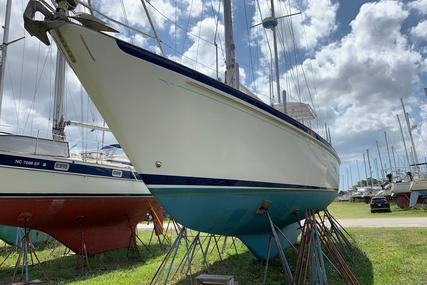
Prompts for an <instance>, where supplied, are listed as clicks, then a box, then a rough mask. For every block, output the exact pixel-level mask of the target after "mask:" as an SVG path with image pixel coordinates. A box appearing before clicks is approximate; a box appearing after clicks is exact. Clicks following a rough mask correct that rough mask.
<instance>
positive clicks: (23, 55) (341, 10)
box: [0, 0, 427, 186]
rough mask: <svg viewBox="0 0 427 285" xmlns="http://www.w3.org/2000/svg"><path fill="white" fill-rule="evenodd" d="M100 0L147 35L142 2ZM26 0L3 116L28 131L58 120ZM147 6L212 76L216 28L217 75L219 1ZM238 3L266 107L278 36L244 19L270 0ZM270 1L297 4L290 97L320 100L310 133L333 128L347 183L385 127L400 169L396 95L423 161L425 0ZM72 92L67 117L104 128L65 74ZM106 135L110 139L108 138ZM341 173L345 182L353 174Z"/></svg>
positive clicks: (241, 49)
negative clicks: (26, 17)
mask: <svg viewBox="0 0 427 285" xmlns="http://www.w3.org/2000/svg"><path fill="white" fill-rule="evenodd" d="M93 2H94V3H95V7H96V9H98V10H100V11H102V12H103V13H105V14H108V15H109V16H110V17H112V18H114V19H117V20H120V21H122V22H127V23H129V25H132V26H134V27H137V28H138V29H140V30H142V31H144V32H147V33H151V30H150V27H149V24H148V21H147V19H146V16H145V14H144V10H143V9H142V5H141V3H140V1H139V0H124V8H125V9H124V10H123V7H122V6H121V4H120V1H116V0H103V1H95V0H94V1H93ZM25 3H26V1H24V0H21V1H14V7H13V17H12V31H11V36H10V38H11V39H14V38H17V37H20V36H23V35H26V39H25V41H22V42H19V43H17V44H15V45H13V46H10V48H9V58H8V69H7V71H6V72H7V76H6V88H5V99H4V103H3V110H2V117H1V123H2V125H4V124H7V125H12V126H14V125H19V127H20V128H21V129H22V130H24V129H25V132H28V131H27V130H28V128H29V129H30V130H31V132H34V130H36V129H42V130H44V131H45V132H47V131H48V130H49V128H50V123H51V112H50V111H49V110H50V106H51V104H52V94H53V93H52V92H53V91H52V78H53V69H54V63H55V53H56V52H55V49H54V47H50V48H46V47H45V46H43V45H40V43H39V42H38V41H37V40H35V39H33V38H30V37H29V36H28V34H25V31H24V29H23V23H22V17H21V15H22V9H23V7H24V6H25ZM150 3H151V5H148V9H149V10H150V15H151V16H152V18H153V20H154V23H155V25H156V30H157V31H158V33H159V35H160V38H161V40H162V41H163V48H164V50H165V51H166V56H167V57H169V58H171V59H173V60H176V61H179V62H181V63H183V64H185V65H188V66H190V67H192V68H195V69H197V70H199V71H201V72H204V73H206V74H208V75H210V76H215V62H216V61H215V47H214V45H213V41H214V35H215V31H216V30H217V35H218V37H217V43H218V46H219V61H218V62H219V75H220V77H221V78H222V77H223V71H224V57H223V38H224V37H223V19H222V7H221V5H218V4H219V2H218V0H181V1H178V0H151V1H150ZM232 3H233V18H234V35H235V43H236V54H237V60H238V62H239V64H240V71H241V79H242V82H243V83H244V84H245V85H246V86H247V87H249V88H250V89H251V90H252V92H255V93H256V94H257V95H258V96H259V98H260V99H261V100H263V101H265V102H267V103H268V101H269V89H270V87H269V79H268V78H269V77H268V76H269V73H270V54H269V49H268V43H270V44H271V43H272V38H271V32H270V31H264V30H263V29H262V28H261V27H257V28H252V29H248V26H251V25H254V24H257V23H259V22H260V21H261V16H260V13H259V9H260V10H261V13H262V15H263V18H264V17H266V16H268V15H269V14H270V10H269V3H270V1H264V0H259V2H256V1H254V0H244V1H232ZM275 3H276V4H275V6H276V15H277V16H281V15H285V14H289V13H291V12H292V13H293V12H297V11H301V12H302V14H301V15H297V16H294V17H292V18H287V19H282V20H280V23H281V24H280V25H279V26H278V29H279V32H278V33H279V57H280V68H281V74H280V78H281V80H280V81H281V86H282V88H283V89H286V91H287V92H288V95H289V96H290V98H291V100H292V101H303V102H306V103H310V104H313V105H314V109H315V111H316V112H317V114H318V118H319V123H313V124H312V126H313V127H314V128H315V130H317V131H318V132H319V133H320V134H322V135H323V133H324V132H323V124H324V122H326V123H327V124H328V125H329V126H330V129H331V134H332V140H333V145H334V146H335V148H336V149H337V151H338V153H339V154H340V156H341V158H342V162H343V163H342V167H341V169H342V171H341V173H342V175H344V176H345V175H346V173H347V171H348V172H349V171H350V168H351V171H352V178H353V181H352V183H355V182H356V180H357V178H358V175H357V168H356V160H358V162H359V167H360V172H361V176H362V177H361V178H364V176H365V175H364V169H363V157H362V153H363V152H365V151H366V149H369V150H370V153H371V159H372V170H373V172H374V174H375V173H376V171H375V164H374V163H373V160H374V159H377V157H378V154H377V151H376V145H375V141H376V140H378V141H379V143H380V147H381V153H382V156H383V157H382V158H383V162H385V161H388V158H387V157H386V149H385V143H384V131H386V132H387V133H388V136H389V143H390V145H393V147H394V149H395V150H396V151H395V153H396V156H397V160H398V161H401V162H400V163H399V162H398V164H400V165H402V166H404V164H405V163H404V162H403V154H404V151H403V145H402V140H401V138H400V133H399V129H398V125H397V121H396V114H400V115H401V109H400V102H399V98H400V97H403V98H404V100H405V102H406V103H407V107H408V110H409V111H410V113H411V118H412V123H416V124H417V128H416V129H415V131H414V137H415V140H416V145H417V151H418V152H419V157H420V158H423V159H424V157H425V156H426V154H427V145H426V141H427V123H426V119H427V106H426V102H427V101H426V98H425V96H424V93H423V88H424V87H427V74H426V72H427V60H426V57H427V47H426V38H427V0H414V1H392V0H383V1H357V0H352V1H335V0H298V1H297V0H291V2H289V0H287V1H276V2H275ZM258 4H259V9H258ZM4 6H5V0H0V7H1V9H0V11H1V12H0V21H1V22H3V21H4V15H3V14H4ZM218 7H220V11H219V20H217V19H218V18H217V16H218ZM124 15H126V16H127V17H126V18H125V17H124ZM217 22H218V24H216V23H217ZM120 31H121V32H122V33H121V34H119V35H117V36H119V37H122V38H125V39H126V40H129V41H131V42H133V43H134V44H136V45H139V46H142V47H144V48H147V49H150V50H153V51H156V52H158V48H157V47H156V45H155V42H154V41H153V40H150V39H147V38H144V37H143V36H141V35H140V34H136V33H130V32H128V31H125V30H123V29H120ZM190 33H191V34H190ZM250 55H251V56H250ZM20 70H24V72H22V73H20ZM19 74H21V75H19ZM35 74H40V75H39V76H36V75H35ZM18 75H19V76H18ZM41 79H43V80H41ZM35 86H36V88H35ZM34 90H36V91H34ZM66 93H67V100H66V102H67V106H66V116H67V118H68V119H74V120H80V121H81V120H83V121H88V122H91V123H98V124H102V118H100V116H99V115H98V114H97V112H96V110H95V108H94V107H93V105H91V104H89V103H90V100H89V99H88V98H87V97H86V96H85V92H84V90H83V89H82V88H81V86H80V85H79V82H78V80H77V79H76V78H75V76H74V75H73V74H72V72H71V70H68V71H67V92H66ZM82 105H83V107H82ZM82 110H83V112H82ZM22 132H24V131H22ZM69 135H70V137H73V138H75V139H76V140H80V139H81V137H82V136H89V137H91V139H93V140H96V139H99V135H97V134H93V133H86V134H83V133H82V132H81V131H77V130H73V129H71V130H69ZM108 139H109V140H110V141H112V137H111V136H110V137H109V138H108ZM406 139H408V138H406ZM408 142H409V141H408ZM387 164H388V163H387ZM374 176H377V175H374ZM342 178H344V179H342V181H344V182H345V183H344V184H347V183H346V181H347V179H346V177H342ZM341 186H342V184H341ZM344 186H345V185H344Z"/></svg>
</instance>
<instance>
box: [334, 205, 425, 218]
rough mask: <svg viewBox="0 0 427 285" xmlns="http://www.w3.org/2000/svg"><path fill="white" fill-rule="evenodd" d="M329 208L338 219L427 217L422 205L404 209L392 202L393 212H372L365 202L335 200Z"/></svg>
mask: <svg viewBox="0 0 427 285" xmlns="http://www.w3.org/2000/svg"><path fill="white" fill-rule="evenodd" d="M328 209H329V212H331V214H332V215H333V216H334V217H335V218H337V219H358V218H397V217H427V210H424V209H421V207H419V209H413V210H412V209H411V210H402V209H400V208H399V207H398V206H397V205H396V204H394V203H392V204H391V213H382V212H381V213H371V212H370V208H369V204H366V203H363V202H358V203H350V202H333V203H332V204H331V205H329V207H328Z"/></svg>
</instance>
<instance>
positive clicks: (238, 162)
mask: <svg viewBox="0 0 427 285" xmlns="http://www.w3.org/2000/svg"><path fill="white" fill-rule="evenodd" d="M59 32H60V34H61V38H62V39H63V40H62V42H61V41H60V40H59V38H58V34H57V33H56V32H55V31H52V34H53V36H54V38H55V39H56V41H57V42H58V43H59V46H60V47H61V48H62V50H63V51H64V53H65V55H66V57H67V59H68V60H69V62H70V64H71V66H72V68H73V69H74V71H75V72H76V74H77V75H78V77H79V79H80V80H81V81H82V83H83V85H84V86H85V88H86V90H87V92H88V94H89V95H90V96H91V98H92V99H93V101H94V102H95V104H96V106H97V108H98V109H99V111H100V112H101V114H102V116H103V117H104V118H105V120H106V121H107V122H108V125H109V126H110V128H111V129H112V130H113V133H114V134H115V136H116V137H117V139H118V140H119V142H120V144H121V145H122V147H123V148H124V149H125V151H126V153H127V155H128V156H129V157H130V159H131V160H132V163H133V164H134V166H135V168H136V169H137V170H138V171H139V172H141V173H144V174H156V175H171V176H191V177H207V178H221V179H237V180H249V181H262V182H272V183H289V184H298V185H310V186H319V187H324V188H328V189H337V185H338V166H339V159H338V157H337V155H336V154H335V152H334V151H333V150H332V149H331V148H329V147H327V146H325V144H324V143H320V142H319V141H318V140H316V139H315V138H313V137H312V136H309V135H308V134H306V133H304V132H302V131H300V130H299V129H297V128H295V127H293V126H291V125H290V124H289V123H287V122H284V121H283V120H280V119H279V118H277V117H276V116H273V115H271V114H270V113H267V112H265V111H264V110H262V109H260V108H256V107H254V106H253V105H250V104H248V103H247V102H244V101H242V100H239V99H236V98H235V97H233V96H231V95H229V94H227V93H226V92H223V91H221V90H219V89H216V88H214V87H211V86H208V85H207V84H205V83H203V82H200V81H197V80H195V79H193V78H190V77H189V76H186V75H184V74H182V73H180V72H175V71H173V70H170V69H169V68H165V67H162V66H160V65H159V63H158V64H154V63H151V62H149V61H146V60H142V59H139V58H137V57H135V56H132V55H130V54H128V53H126V52H124V51H123V50H121V49H120V48H119V46H118V44H117V41H116V39H114V38H111V37H108V36H105V35H103V34H101V33H98V32H95V31H92V30H90V29H87V28H84V27H81V26H78V25H74V24H65V25H63V26H61V27H60V28H59ZM64 44H66V45H67V47H66V48H64ZM66 50H68V51H71V54H72V57H73V58H74V59H75V60H74V62H73V61H72V60H71V59H70V54H67V52H66ZM164 61H165V62H166V60H164ZM167 64H169V62H167ZM197 75H198V74H196V76H197ZM260 104H262V103H260ZM264 105H265V104H264ZM160 165H161V166H160ZM159 166H160V167H159Z"/></svg>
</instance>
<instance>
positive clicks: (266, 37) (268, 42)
mask: <svg viewBox="0 0 427 285" xmlns="http://www.w3.org/2000/svg"><path fill="white" fill-rule="evenodd" d="M256 3H257V8H258V13H259V15H260V18H261V21H262V19H263V17H262V11H261V5H260V4H259V0H256ZM262 30H263V31H264V37H265V40H266V42H267V47H268V51H269V53H270V75H271V76H273V52H272V51H271V45H270V41H269V39H268V35H267V31H266V30H265V29H264V28H262ZM270 84H272V81H271V82H270ZM270 88H272V87H271V86H270ZM272 97H274V95H273V96H272ZM272 99H273V100H274V98H272ZM272 104H273V101H270V105H272Z"/></svg>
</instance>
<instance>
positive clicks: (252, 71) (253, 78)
mask: <svg viewBox="0 0 427 285" xmlns="http://www.w3.org/2000/svg"><path fill="white" fill-rule="evenodd" d="M243 7H244V11H245V22H246V31H247V33H246V34H247V36H248V46H249V69H250V70H251V76H252V82H253V83H254V87H255V94H256V93H257V85H256V81H255V74H254V69H253V65H254V64H253V60H252V46H251V41H250V27H249V23H248V13H247V9H246V0H244V1H243Z"/></svg>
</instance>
